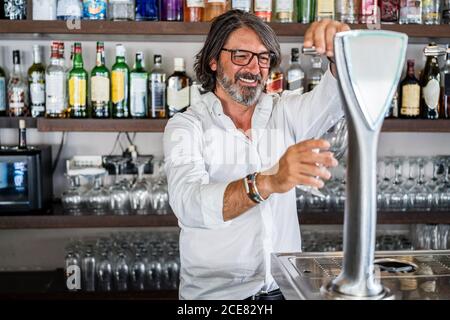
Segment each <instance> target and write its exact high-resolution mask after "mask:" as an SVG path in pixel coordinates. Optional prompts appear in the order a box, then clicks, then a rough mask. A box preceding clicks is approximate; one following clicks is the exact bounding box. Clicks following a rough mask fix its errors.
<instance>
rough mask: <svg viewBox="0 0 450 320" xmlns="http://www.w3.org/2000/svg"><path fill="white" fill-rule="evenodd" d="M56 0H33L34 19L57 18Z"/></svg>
mask: <svg viewBox="0 0 450 320" xmlns="http://www.w3.org/2000/svg"><path fill="white" fill-rule="evenodd" d="M56 2H57V1H47V0H33V20H56Z"/></svg>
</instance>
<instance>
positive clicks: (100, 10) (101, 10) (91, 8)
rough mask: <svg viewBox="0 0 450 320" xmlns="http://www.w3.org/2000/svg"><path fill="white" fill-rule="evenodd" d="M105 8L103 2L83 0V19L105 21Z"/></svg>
mask: <svg viewBox="0 0 450 320" xmlns="http://www.w3.org/2000/svg"><path fill="white" fill-rule="evenodd" d="M106 7H107V3H106V1H105V0H83V17H85V18H88V19H92V20H101V19H105V17H106Z"/></svg>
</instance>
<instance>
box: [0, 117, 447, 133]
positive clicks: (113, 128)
mask: <svg viewBox="0 0 450 320" xmlns="http://www.w3.org/2000/svg"><path fill="white" fill-rule="evenodd" d="M20 119H25V120H26V126H27V128H37V129H38V131H42V132H51V131H79V132H164V128H165V126H166V124H167V121H168V119H47V118H37V119H36V118H30V117H24V118H10V117H0V128H18V127H19V120H20ZM382 131H383V132H450V119H439V120H425V119H416V120H409V119H386V120H385V121H384V123H383V127H382Z"/></svg>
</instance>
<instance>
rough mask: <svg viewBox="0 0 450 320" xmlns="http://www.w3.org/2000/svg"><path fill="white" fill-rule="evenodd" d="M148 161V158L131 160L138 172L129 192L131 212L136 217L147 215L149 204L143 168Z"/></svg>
mask: <svg viewBox="0 0 450 320" xmlns="http://www.w3.org/2000/svg"><path fill="white" fill-rule="evenodd" d="M148 161H149V158H136V159H134V160H133V162H134V164H135V166H136V167H137V170H138V178H137V180H136V182H135V183H134V185H133V187H132V188H131V190H130V204H131V210H132V211H133V212H134V213H136V214H138V215H145V214H147V213H148V206H149V204H150V192H149V189H148V183H147V181H146V180H145V179H144V167H145V165H146V164H147V163H148Z"/></svg>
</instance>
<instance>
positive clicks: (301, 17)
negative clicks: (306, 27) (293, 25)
mask: <svg viewBox="0 0 450 320" xmlns="http://www.w3.org/2000/svg"><path fill="white" fill-rule="evenodd" d="M315 18H316V0H298V18H297V20H298V22H300V23H305V24H306V23H311V22H313V21H314V20H315Z"/></svg>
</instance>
